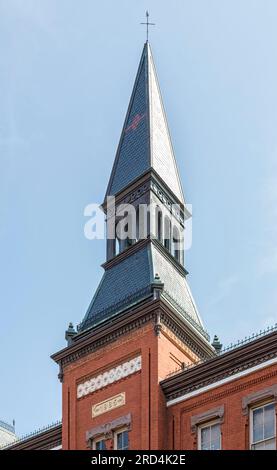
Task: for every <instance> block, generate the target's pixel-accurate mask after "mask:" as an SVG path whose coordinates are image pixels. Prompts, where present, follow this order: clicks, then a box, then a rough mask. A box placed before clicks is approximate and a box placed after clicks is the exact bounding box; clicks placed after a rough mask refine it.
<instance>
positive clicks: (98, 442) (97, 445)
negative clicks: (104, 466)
mask: <svg viewBox="0 0 277 470" xmlns="http://www.w3.org/2000/svg"><path fill="white" fill-rule="evenodd" d="M93 449H94V450H106V441H105V439H103V437H100V438H99V439H95V440H94V441H93Z"/></svg>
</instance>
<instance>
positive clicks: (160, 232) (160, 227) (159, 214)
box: [155, 206, 163, 243]
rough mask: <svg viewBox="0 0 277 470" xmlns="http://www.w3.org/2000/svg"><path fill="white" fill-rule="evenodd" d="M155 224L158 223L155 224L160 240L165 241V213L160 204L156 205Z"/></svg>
mask: <svg viewBox="0 0 277 470" xmlns="http://www.w3.org/2000/svg"><path fill="white" fill-rule="evenodd" d="M155 224H156V225H155V233H156V237H157V239H158V240H159V242H161V243H162V241H163V214H162V210H161V208H160V207H159V206H156V213H155Z"/></svg>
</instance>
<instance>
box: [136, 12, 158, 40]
mask: <svg viewBox="0 0 277 470" xmlns="http://www.w3.org/2000/svg"><path fill="white" fill-rule="evenodd" d="M145 16H146V23H140V24H145V25H146V42H148V35H149V26H155V23H149V13H148V11H146V14H145Z"/></svg>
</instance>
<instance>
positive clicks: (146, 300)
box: [52, 41, 215, 449]
mask: <svg viewBox="0 0 277 470" xmlns="http://www.w3.org/2000/svg"><path fill="white" fill-rule="evenodd" d="M102 208H103V210H104V212H105V214H106V221H107V231H106V233H107V241H106V246H107V250H106V261H105V262H104V264H103V268H104V274H103V277H102V279H101V281H100V284H99V286H98V289H97V290H96V292H95V294H94V296H93V298H92V301H91V303H90V305H89V307H88V310H87V312H86V314H85V316H84V318H83V320H82V321H81V323H80V324H79V325H78V327H77V331H76V330H75V329H74V328H73V326H72V325H70V327H69V329H68V330H67V332H66V339H67V347H66V348H64V349H63V350H61V351H59V352H57V353H56V354H54V355H53V356H52V358H53V359H54V360H55V361H56V362H57V363H58V364H59V367H60V373H59V377H60V379H61V380H62V383H63V385H62V388H63V449H85V448H92V449H100V448H107V449H126V448H129V449H164V448H165V445H166V444H165V442H166V440H165V439H166V437H165V436H164V426H165V423H166V420H167V415H166V407H165V401H164V397H163V392H162V391H161V389H160V387H159V382H160V381H161V380H162V379H164V378H166V377H167V376H168V374H170V373H171V372H172V371H174V370H176V369H178V368H184V367H186V366H188V365H189V364H191V363H193V362H196V361H199V360H202V359H206V358H207V357H212V356H213V355H214V354H215V350H214V348H213V347H212V346H211V345H210V342H209V336H208V334H207V332H206V331H205V329H204V326H203V323H202V320H201V318H200V315H199V313H198V310H197V307H196V304H195V302H194V299H193V297H192V294H191V291H190V289H189V286H188V283H187V274H188V273H187V271H186V269H185V267H184V241H185V230H184V227H185V220H186V218H187V217H188V216H189V212H188V210H187V208H186V204H185V199H184V195H183V190H182V185H181V182H180V177H179V173H178V169H177V165H176V160H175V156H174V152H173V147H172V143H171V139H170V134H169V129H168V125H167V120H166V115H165V110H164V107H163V103H162V98H161V92H160V88H159V84H158V79H157V74H156V70H155V66H154V61H153V56H152V52H151V48H150V45H149V43H148V41H147V42H146V43H145V45H144V47H143V51H142V56H141V59H140V63H139V67H138V71H137V75H136V79H135V84H134V87H133V91H132V95H131V99H130V103H129V106H128V110H127V114H126V118H125V122H124V125H123V129H122V133H121V137H120V141H119V145H118V148H117V152H116V156H115V161H114V165H113V169H112V172H111V176H110V180H109V183H108V187H107V190H106V194H105V198H104V202H103V204H102Z"/></svg>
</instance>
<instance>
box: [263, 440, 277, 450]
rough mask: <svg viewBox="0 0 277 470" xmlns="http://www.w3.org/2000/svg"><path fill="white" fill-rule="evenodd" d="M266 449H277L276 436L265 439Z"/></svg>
mask: <svg viewBox="0 0 277 470" xmlns="http://www.w3.org/2000/svg"><path fill="white" fill-rule="evenodd" d="M264 449H265V450H275V449H276V439H275V437H274V438H273V439H269V440H268V441H265V446H264Z"/></svg>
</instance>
